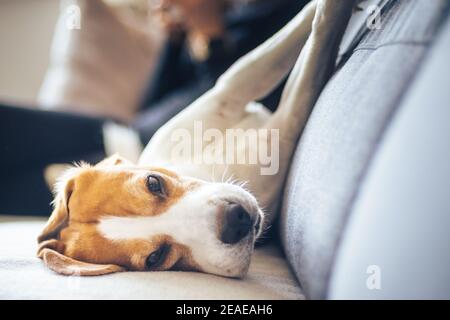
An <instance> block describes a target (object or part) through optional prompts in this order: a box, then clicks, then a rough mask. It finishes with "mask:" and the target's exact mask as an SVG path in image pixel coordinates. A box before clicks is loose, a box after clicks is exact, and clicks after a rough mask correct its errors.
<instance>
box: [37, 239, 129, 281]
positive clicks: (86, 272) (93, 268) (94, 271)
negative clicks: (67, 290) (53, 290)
mask: <svg viewBox="0 0 450 320" xmlns="http://www.w3.org/2000/svg"><path fill="white" fill-rule="evenodd" d="M50 241H51V240H50ZM56 241H57V240H56ZM50 246H52V245H51V244H50ZM39 258H41V259H42V260H44V262H45V264H46V265H47V267H49V268H50V269H51V270H53V271H55V272H57V273H59V274H63V275H66V276H99V275H103V274H108V273H114V272H121V271H125V269H124V268H122V267H120V266H118V265H115V264H95V263H87V262H82V261H78V260H75V259H72V258H69V257H67V256H65V255H63V254H61V253H59V252H57V251H55V250H53V249H50V248H48V247H45V248H43V249H41V250H40V251H39Z"/></svg>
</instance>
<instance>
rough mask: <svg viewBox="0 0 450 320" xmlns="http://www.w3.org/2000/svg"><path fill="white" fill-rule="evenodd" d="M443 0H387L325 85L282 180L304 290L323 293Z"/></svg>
mask: <svg viewBox="0 0 450 320" xmlns="http://www.w3.org/2000/svg"><path fill="white" fill-rule="evenodd" d="M447 7H448V1H446V0H433V1H423V0H402V1H395V0H394V1H389V2H388V4H387V5H386V7H385V8H384V9H385V10H384V11H383V13H382V16H381V28H380V29H373V30H368V32H367V33H366V34H365V35H364V37H363V38H362V39H361V41H360V42H359V43H358V45H357V46H356V48H355V49H354V50H353V51H352V53H351V56H350V57H349V58H348V60H346V62H345V64H343V65H342V67H341V68H340V69H339V70H338V71H337V72H336V74H335V75H334V76H333V78H332V79H331V80H330V81H329V83H328V84H327V86H326V87H325V89H324V91H323V92H322V94H321V96H320V98H319V100H318V102H317V103H316V105H315V107H314V110H313V112H312V114H311V116H310V118H309V120H308V123H307V126H306V128H305V130H304V132H303V135H302V137H301V139H300V141H299V145H298V148H297V150H296V153H295V155H294V157H293V160H292V165H291V170H290V173H289V175H288V181H287V185H286V188H285V193H284V200H283V206H282V210H281V217H280V221H279V230H280V237H281V240H282V243H283V247H284V250H285V253H286V256H287V259H288V260H289V262H290V264H291V266H292V268H293V270H294V272H295V274H296V276H297V278H298V280H299V281H300V285H301V286H302V288H303V290H304V292H305V294H306V296H307V297H309V298H312V299H319V298H325V297H326V296H327V290H328V286H329V280H330V274H331V270H332V267H333V263H334V258H335V255H336V250H337V248H338V246H339V240H340V239H341V237H342V235H343V232H344V230H345V227H346V222H347V219H348V216H349V213H350V212H351V208H352V206H353V202H354V199H355V198H356V196H357V194H358V191H359V187H360V185H361V183H362V182H363V181H364V178H365V175H366V171H367V168H368V165H369V163H370V161H371V160H372V158H373V157H374V155H375V154H376V153H377V150H378V146H379V142H380V140H381V139H382V137H383V134H384V132H385V130H386V128H387V127H388V126H389V123H390V121H391V118H392V116H393V115H394V114H395V112H396V110H397V107H398V106H399V105H400V103H401V101H402V99H403V97H404V96H405V94H406V93H407V92H408V90H409V88H410V84H411V82H412V79H413V78H414V77H415V75H416V74H417V71H418V70H419V68H420V66H421V63H422V61H423V59H424V58H425V57H426V55H427V53H428V48H429V46H430V44H431V43H432V42H433V40H434V38H435V36H436V34H437V31H438V29H439V28H440V26H441V25H442V21H443V19H444V17H445V16H446V12H447V10H446V8H447Z"/></svg>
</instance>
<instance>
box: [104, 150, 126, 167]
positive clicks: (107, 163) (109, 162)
mask: <svg viewBox="0 0 450 320" xmlns="http://www.w3.org/2000/svg"><path fill="white" fill-rule="evenodd" d="M119 165H125V166H132V165H134V163H133V162H131V161H130V160H128V159H125V158H124V157H122V156H120V155H119V154H117V153H115V154H113V155H112V156H110V157H108V158H106V159H105V160H102V161H100V162H99V163H97V164H96V165H95V166H96V167H111V166H119Z"/></svg>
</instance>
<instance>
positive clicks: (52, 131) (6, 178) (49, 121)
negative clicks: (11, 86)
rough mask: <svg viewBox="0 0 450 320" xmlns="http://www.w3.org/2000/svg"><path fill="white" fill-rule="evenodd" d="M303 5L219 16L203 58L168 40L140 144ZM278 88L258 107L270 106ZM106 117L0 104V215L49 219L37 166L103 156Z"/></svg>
mask: <svg viewBox="0 0 450 320" xmlns="http://www.w3.org/2000/svg"><path fill="white" fill-rule="evenodd" d="M306 2H307V1H306V0H305V1H299V0H260V1H257V2H255V3H254V4H252V5H248V6H245V7H241V8H240V9H233V10H231V11H229V12H228V13H227V15H226V18H225V22H226V36H225V37H224V39H220V40H214V41H212V43H211V45H210V54H209V57H208V59H206V60H205V61H203V62H198V61H196V60H194V59H192V58H191V57H190V55H189V52H188V49H187V47H186V45H185V43H184V41H183V39H181V40H180V39H178V41H169V42H168V43H167V44H166V45H165V48H164V49H163V52H162V55H161V57H160V62H159V64H158V68H157V70H156V74H155V75H154V76H153V77H152V79H153V80H152V81H151V82H150V83H149V84H148V86H147V90H146V92H145V94H144V95H143V97H142V103H141V110H142V111H141V112H140V114H139V115H138V117H137V118H136V121H135V122H134V123H133V124H132V127H133V128H135V129H136V130H137V131H138V132H139V134H140V137H141V140H142V142H143V144H147V142H148V141H149V140H150V138H151V137H152V135H153V134H154V133H155V131H156V130H158V128H159V127H161V125H163V124H164V123H165V122H166V121H168V120H169V119H170V118H171V117H173V116H174V115H175V114H177V113H178V112H180V111H181V110H182V109H183V108H185V107H186V106H188V105H189V104H190V103H192V102H193V101H194V100H195V99H197V98H198V97H199V96H201V95H202V94H203V93H204V92H206V91H207V90H209V89H210V88H211V87H213V85H214V83H215V82H216V80H217V78H218V77H219V76H220V75H221V74H222V73H223V72H224V71H225V70H227V69H228V67H230V66H231V64H232V63H233V62H235V61H236V60H237V59H238V58H239V57H241V56H242V55H244V54H245V53H247V52H248V51H250V50H252V49H253V48H255V47H256V46H258V45H259V44H261V43H262V42H263V41H264V40H266V39H267V38H269V37H270V36H271V35H273V34H274V33H275V32H277V31H278V30H279V29H281V28H282V27H283V26H284V25H285V24H286V23H287V22H288V21H289V20H291V19H292V18H293V17H294V16H295V15H296V14H297V13H298V12H299V11H300V10H301V8H302V7H303V6H304V4H305V3H306ZM280 93H281V86H280V87H279V88H278V89H277V90H275V91H274V92H273V93H272V94H271V95H270V96H269V97H267V98H266V99H264V100H263V103H264V104H265V105H266V106H268V107H269V108H270V109H272V110H273V109H274V108H275V107H276V105H277V102H278V100H279V97H280ZM107 120H108V119H104V118H94V117H87V116H82V115H76V114H70V113H63V112H50V111H43V110H36V109H26V108H20V107H19V108H18V107H15V106H8V105H1V104H0V150H1V157H0V214H28V215H48V214H49V212H50V210H51V208H50V201H51V199H52V195H51V193H50V190H49V189H48V187H47V186H46V184H45V181H44V177H43V172H44V168H45V167H46V166H47V165H49V164H53V163H70V162H74V161H80V160H85V161H88V162H97V161H98V160H100V159H102V158H104V157H105V154H104V147H103V136H102V126H103V124H104V123H105V121H107Z"/></svg>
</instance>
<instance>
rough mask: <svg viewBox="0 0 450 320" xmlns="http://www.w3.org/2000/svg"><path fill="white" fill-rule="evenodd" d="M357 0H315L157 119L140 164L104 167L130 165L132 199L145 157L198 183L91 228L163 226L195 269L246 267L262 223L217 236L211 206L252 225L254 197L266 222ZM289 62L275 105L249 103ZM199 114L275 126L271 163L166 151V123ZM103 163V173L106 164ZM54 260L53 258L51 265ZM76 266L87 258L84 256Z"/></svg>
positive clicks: (190, 126) (172, 126)
mask: <svg viewBox="0 0 450 320" xmlns="http://www.w3.org/2000/svg"><path fill="white" fill-rule="evenodd" d="M354 4H355V0H317V1H312V2H311V3H310V4H308V5H307V6H306V7H305V8H304V10H302V11H301V12H300V13H299V14H298V15H297V16H296V17H295V18H294V19H293V20H292V21H291V22H290V23H289V24H288V25H286V26H285V27H284V28H283V29H282V30H281V31H279V32H278V33H277V34H276V35H274V36H273V37H272V38H270V39H269V40H267V41H266V42H265V43H264V44H262V45H261V46H259V47H258V48H256V49H255V50H253V51H252V52H250V53H249V54H247V55H246V56H244V57H243V58H241V59H240V60H239V61H237V62H236V63H235V64H234V65H233V66H232V67H231V68H230V69H229V70H228V71H227V72H226V73H225V74H224V75H223V76H222V77H221V78H220V79H219V80H218V81H217V84H216V85H215V86H214V88H212V89H211V90H210V91H208V92H207V93H206V94H204V95H203V96H202V97H200V98H199V99H198V100H197V101H195V102H194V103H192V104H191V105H190V106H189V107H188V108H186V109H185V110H184V111H182V112H181V113H179V114H178V115H177V116H175V117H174V118H173V119H172V120H170V121H169V122H168V123H167V124H165V125H164V126H163V127H161V128H160V130H158V132H157V133H156V134H155V135H154V137H153V138H152V140H151V141H150V142H149V143H148V145H147V147H146V148H145V150H144V152H143V153H142V155H141V157H140V159H139V162H138V166H137V167H136V166H134V167H133V164H131V165H128V164H124V165H125V166H124V167H122V168H120V167H118V168H114V169H113V168H109V169H108V170H116V171H117V170H122V171H123V172H126V173H127V177H128V176H129V178H128V180H127V181H125V184H128V183H129V184H130V187H129V188H126V190H125V191H123V192H124V193H127V194H133V193H135V195H136V199H139V198H140V199H147V198H146V197H147V196H148V190H144V189H145V187H144V185H145V184H143V183H142V181H145V176H141V175H142V174H144V175H147V174H148V172H146V171H145V169H143V168H145V167H162V168H167V169H170V170H172V171H174V172H176V173H177V174H178V176H179V179H180V180H179V181H181V182H179V183H181V184H184V183H186V184H189V183H191V185H192V182H193V181H195V180H197V181H198V180H201V181H199V182H198V183H197V187H195V188H188V187H186V188H185V190H186V192H185V194H183V196H182V197H181V198H180V199H177V202H175V203H173V204H172V205H171V206H170V207H169V208H167V209H166V212H164V213H163V214H159V215H157V216H150V217H149V216H133V217H126V216H125V217H114V216H108V214H112V213H110V212H105V213H102V214H104V215H105V216H104V217H103V218H101V219H100V223H99V224H98V225H97V230H98V232H99V233H101V234H102V236H103V237H105V238H107V239H110V240H112V241H122V240H133V239H144V240H148V241H151V239H152V238H154V237H155V236H158V235H168V236H170V237H171V238H172V239H174V241H175V242H177V243H180V244H182V245H185V246H186V247H188V248H189V249H190V250H191V253H192V258H193V260H194V261H195V263H196V264H197V265H198V266H199V268H200V269H201V270H203V271H205V272H210V273H215V274H220V275H225V276H243V275H244V274H245V273H246V272H247V269H248V267H249V263H250V257H251V253H252V251H253V246H254V242H255V240H256V238H257V236H258V235H259V233H260V231H257V230H255V228H254V229H252V231H251V232H250V233H249V235H247V236H246V237H245V238H243V239H241V240H240V241H239V242H238V243H236V244H233V245H230V244H225V243H222V242H221V241H220V240H219V239H218V236H217V233H218V230H217V222H218V221H220V219H218V215H219V214H220V212H224V207H225V206H226V205H227V203H230V202H231V203H238V204H240V205H241V206H243V207H244V208H245V209H246V211H248V213H249V214H250V216H251V218H252V221H253V224H254V226H256V224H257V216H258V215H262V212H261V209H260V208H261V207H262V208H264V210H265V213H266V219H265V220H266V223H267V224H270V223H272V222H273V219H274V218H275V213H276V211H277V209H278V205H279V198H280V194H281V190H282V187H283V183H284V180H285V177H286V174H287V170H288V167H289V161H290V159H291V155H292V153H293V150H294V148H295V146H296V145H297V140H298V138H299V136H300V134H301V131H302V130H303V127H304V125H305V123H306V119H307V117H308V115H309V113H310V111H311V109H312V107H313V105H314V103H315V102H316V100H317V98H318V96H319V94H320V92H321V90H322V89H323V87H324V85H325V83H326V82H327V80H328V79H329V77H330V76H331V74H332V71H333V70H334V67H335V61H336V55H337V52H338V48H339V44H340V41H341V38H342V35H343V33H344V30H345V28H346V26H347V23H348V21H349V19H350V16H351V13H352V10H353V6H354ZM291 70H292V72H291V74H290V76H289V78H288V81H287V83H286V86H285V88H284V91H283V94H282V98H281V101H280V104H279V106H278V109H277V110H276V111H275V112H274V113H270V112H269V111H268V110H267V109H265V108H263V107H258V108H255V107H254V106H255V103H254V101H255V100H259V99H260V98H262V97H264V96H266V95H267V94H268V93H270V91H272V90H273V89H274V88H275V87H276V86H277V84H278V83H279V82H280V81H282V80H283V78H284V77H285V76H286V75H287V74H288V73H289V71H291ZM249 107H250V108H249ZM196 121H201V123H202V125H203V128H204V129H205V130H207V129H216V130H219V131H220V132H225V130H227V129H229V128H242V129H248V128H251V129H276V130H279V151H280V154H279V170H278V172H277V173H276V174H275V175H261V174H260V172H261V170H260V169H261V165H260V164H256V165H254V164H230V165H215V164H205V163H196V161H190V162H189V163H186V162H183V161H181V160H180V159H179V158H176V159H175V158H172V150H173V148H174V147H175V146H176V143H177V142H175V141H173V140H172V139H171V135H172V133H173V132H174V131H175V130H178V129H184V130H185V131H186V132H188V133H190V134H191V135H192V136H195V134H194V127H195V125H194V124H195V122H196ZM270 139H271V138H270V135H269V136H267V137H266V138H265V140H263V141H262V142H263V143H265V144H266V145H270V144H271V143H272V141H271V140H270ZM259 142H260V143H261V139H260V141H259ZM255 148H256V146H255V145H249V146H247V147H246V149H238V150H236V151H238V152H245V153H246V154H248V152H256V151H257V150H255ZM212 150H213V149H212V148H203V149H202V150H200V151H199V152H201V153H202V156H201V157H200V158H203V156H204V154H205V153H208V152H211V151H212ZM194 151H195V149H194ZM190 156H191V157H192V158H193V159H194V158H196V157H198V156H199V155H198V154H197V155H196V154H195V153H192V154H191V155H190ZM209 156H211V155H209ZM102 172H103V174H107V173H108V171H107V169H103V171H102ZM216 177H226V178H228V177H233V178H234V179H236V180H237V181H241V182H247V183H248V184H247V185H246V188H247V189H248V190H249V192H248V191H246V190H244V189H243V188H242V187H241V186H239V185H234V184H230V183H223V182H215V180H216ZM121 183H122V182H121ZM127 199H130V198H129V197H127ZM145 209H148V208H144V209H143V210H144V211H145ZM52 225H53V224H52V223H50V226H52ZM50 231H52V230H50ZM44 234H45V232H44ZM44 238H46V237H44ZM46 254H47V255H49V257H50V258H52V259H55V257H58V259H59V260H58V261H66V260H67V259H65V260H64V259H63V260H61V259H62V258H61V257H59V256H56V253H52V252H49V251H47V252H46V253H44V254H43V256H44V259H46ZM145 254H147V255H148V254H149V253H148V252H146V253H145ZM141 258H142V257H139V256H138V255H137V254H134V255H133V258H132V261H136V263H137V261H139V260H140V259H141ZM47 260H49V259H47ZM49 261H50V260H49ZM60 265H61V263H59V262H58V264H57V265H56V267H59V266H60ZM83 266H84V267H85V268H86V264H84V265H83ZM95 268H97V269H95ZM98 268H99V267H98V266H94V270H97V271H95V272H96V274H104V273H109V272H114V271H117V270H119V269H120V270H121V268H119V267H117V266H107V267H105V268H104V269H102V270H101V272H99V271H98ZM60 272H63V273H64V272H67V271H65V270H63V271H60ZM89 274H92V273H89Z"/></svg>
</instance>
